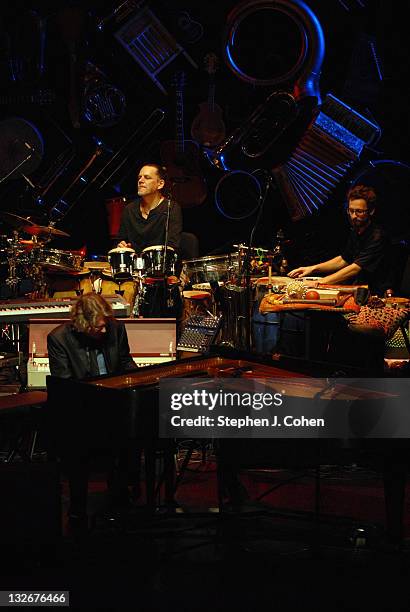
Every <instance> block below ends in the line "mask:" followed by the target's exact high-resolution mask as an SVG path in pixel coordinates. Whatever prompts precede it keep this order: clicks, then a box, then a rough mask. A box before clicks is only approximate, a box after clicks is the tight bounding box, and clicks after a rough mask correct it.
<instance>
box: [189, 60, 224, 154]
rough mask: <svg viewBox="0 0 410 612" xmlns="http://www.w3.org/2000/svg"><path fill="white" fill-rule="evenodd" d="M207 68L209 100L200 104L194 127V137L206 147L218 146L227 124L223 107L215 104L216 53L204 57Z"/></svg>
mask: <svg viewBox="0 0 410 612" xmlns="http://www.w3.org/2000/svg"><path fill="white" fill-rule="evenodd" d="M204 64H205V70H206V72H207V73H208V74H209V90H208V100H207V101H206V102H202V103H201V104H200V105H199V113H198V114H197V116H196V117H195V119H194V121H193V123H192V127H191V136H192V138H193V139H194V140H195V141H196V142H198V143H199V144H201V145H203V146H204V147H210V148H212V147H216V146H217V145H218V144H219V143H220V142H222V141H223V140H224V138H225V132H226V130H225V124H224V122H223V120H222V109H221V107H220V106H218V105H217V104H215V73H216V71H217V68H218V58H217V56H216V55H215V53H208V54H207V55H206V56H205V59H204Z"/></svg>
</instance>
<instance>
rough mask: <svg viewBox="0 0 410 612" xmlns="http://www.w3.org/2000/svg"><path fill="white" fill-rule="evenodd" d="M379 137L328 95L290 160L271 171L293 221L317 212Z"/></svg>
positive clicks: (374, 128)
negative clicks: (363, 153)
mask: <svg viewBox="0 0 410 612" xmlns="http://www.w3.org/2000/svg"><path fill="white" fill-rule="evenodd" d="M379 135H380V128H379V126H378V125H377V124H375V123H373V122H372V121H369V120H368V119H367V118H365V117H363V116H362V115H360V114H359V113H357V112H356V111H354V110H353V109H352V108H350V107H349V106H347V105H346V104H344V103H343V102H341V100H338V99H337V98H335V96H332V95H331V94H328V95H327V96H326V99H325V101H324V103H323V105H322V106H321V108H320V112H319V113H318V114H317V116H316V118H315V120H314V121H313V122H312V123H311V124H310V126H309V127H308V129H307V131H306V132H305V134H304V136H303V137H302V140H301V141H300V142H299V145H298V146H297V147H296V149H295V151H294V152H293V154H292V156H291V158H290V159H289V160H288V161H287V162H286V163H284V164H283V165H282V166H279V167H278V168H274V169H273V174H274V176H275V178H276V181H277V184H278V186H279V189H280V190H281V192H282V194H283V195H284V197H285V202H286V205H287V207H288V210H289V213H290V215H291V218H292V220H293V221H298V220H299V219H302V218H303V217H306V216H307V215H309V214H312V213H314V212H315V211H317V210H320V207H321V206H323V204H325V203H326V201H327V200H328V198H329V197H330V196H331V194H332V193H333V191H334V189H335V188H336V187H337V185H338V184H339V183H340V182H341V181H342V179H343V178H344V177H345V176H346V173H347V172H348V170H349V169H350V168H351V167H352V165H353V164H354V163H355V162H356V160H358V159H359V157H360V155H361V153H362V151H363V148H364V146H365V145H366V144H367V145H368V144H371V143H372V142H374V141H375V139H377V138H378V137H379Z"/></svg>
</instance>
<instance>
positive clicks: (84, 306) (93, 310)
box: [70, 293, 114, 333]
mask: <svg viewBox="0 0 410 612" xmlns="http://www.w3.org/2000/svg"><path fill="white" fill-rule="evenodd" d="M70 317H71V323H72V326H73V327H74V329H75V330H76V331H78V332H81V333H88V332H90V331H91V329H92V328H93V327H95V326H96V325H97V323H98V321H99V319H105V320H106V321H109V320H110V319H112V318H113V317H114V315H113V312H112V308H111V305H110V304H109V303H108V302H107V301H106V300H104V298H103V297H101V295H98V293H85V294H84V295H82V296H81V297H80V298H78V300H77V301H76V302H75V304H74V305H73V307H72V308H71V313H70Z"/></svg>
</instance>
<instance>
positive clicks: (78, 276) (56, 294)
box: [46, 268, 93, 299]
mask: <svg viewBox="0 0 410 612" xmlns="http://www.w3.org/2000/svg"><path fill="white" fill-rule="evenodd" d="M46 283H47V297H49V298H54V299H61V298H75V297H78V296H80V295H83V294H84V293H91V292H92V289H93V288H92V284H91V280H90V271H89V270H87V269H86V268H85V269H84V270H81V271H80V272H72V273H71V274H67V273H66V274H61V273H60V274H47V275H46Z"/></svg>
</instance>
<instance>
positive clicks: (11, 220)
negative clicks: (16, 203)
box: [0, 211, 35, 230]
mask: <svg viewBox="0 0 410 612" xmlns="http://www.w3.org/2000/svg"><path fill="white" fill-rule="evenodd" d="M0 217H1V218H2V219H4V221H5V222H6V223H8V224H9V225H12V226H13V227H15V228H16V229H19V230H21V229H22V228H23V227H29V226H34V225H35V223H34V222H33V221H31V220H30V219H26V218H25V217H19V216H18V215H15V214H13V213H10V212H3V211H0Z"/></svg>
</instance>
